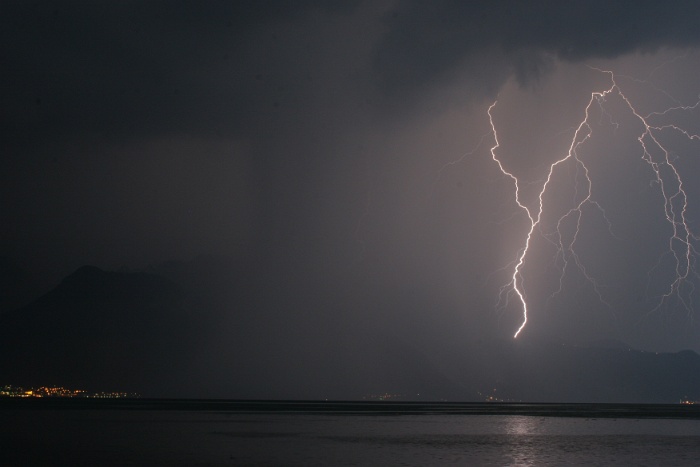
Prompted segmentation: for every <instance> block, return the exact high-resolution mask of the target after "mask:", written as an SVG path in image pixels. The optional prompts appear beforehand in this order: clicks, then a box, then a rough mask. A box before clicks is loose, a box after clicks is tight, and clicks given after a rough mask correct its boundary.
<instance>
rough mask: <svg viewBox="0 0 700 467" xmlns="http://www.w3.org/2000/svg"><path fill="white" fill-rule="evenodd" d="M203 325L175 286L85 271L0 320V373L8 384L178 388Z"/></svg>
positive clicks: (136, 275) (137, 276) (152, 277)
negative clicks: (183, 365) (176, 377)
mask: <svg viewBox="0 0 700 467" xmlns="http://www.w3.org/2000/svg"><path fill="white" fill-rule="evenodd" d="M200 323H201V317H196V316H195V315H194V314H193V313H192V306H190V303H188V300H187V298H186V296H185V295H184V293H183V292H182V290H181V289H180V288H179V287H178V286H177V285H176V284H174V283H173V282H170V281H168V280H166V279H163V278H161V277H158V276H156V275H152V274H146V273H124V272H107V271H103V270H101V269H99V268H96V267H93V266H84V267H81V268H79V269H78V270H76V271H75V272H74V273H73V274H71V275H69V276H68V277H66V278H65V279H64V280H63V281H62V282H61V283H60V284H59V285H58V286H57V287H55V288H54V289H53V290H51V291H50V292H48V293H47V294H45V295H43V296H41V297H40V298H38V299H37V300H35V301H33V302H32V303H30V304H29V305H27V306H25V307H22V308H20V309H18V310H14V311H11V312H6V313H4V314H2V316H0V374H2V376H3V380H4V382H6V383H7V384H19V385H26V386H35V385H46V384H57V385H63V386H70V387H75V388H85V389H90V390H123V391H135V392H136V391H144V390H145V391H148V390H150V389H151V388H156V387H159V386H163V385H165V384H171V383H172V384H175V381H173V375H176V374H178V371H177V367H178V365H179V364H180V362H181V361H182V360H184V359H186V358H187V356H188V353H189V352H191V351H192V350H193V348H194V346H195V344H196V342H197V339H198V330H199V329H200V328H201V326H200Z"/></svg>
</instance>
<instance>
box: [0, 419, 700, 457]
mask: <svg viewBox="0 0 700 467" xmlns="http://www.w3.org/2000/svg"><path fill="white" fill-rule="evenodd" d="M593 413H595V412H593ZM0 436H1V438H0V440H1V441H0V443H1V444H0V446H1V449H0V465H3V466H12V465H16V466H25V465H115V466H116V465H119V466H125V465H155V466H161V465H162V466H178V465H181V466H190V465H192V466H195V465H201V466H205V465H209V466H333V465H336V466H352V465H359V466H364V465H399V466H426V465H475V466H479V465H484V466H488V465H502V466H506V465H514V466H515V465H518V466H529V465H533V466H535V465H536V466H547V465H636V466H644V465H648V466H659V465H669V466H670V465H673V466H686V465H687V466H690V465H698V463H699V462H700V420H697V419H665V418H661V419H659V418H653V419H645V418H615V417H613V418H607V417H606V418H597V417H556V416H539V415H519V414H515V415H504V414H492V415H485V414H455V413H449V414H444V413H437V414H435V413H432V414H431V413H408V414H401V413H398V414H397V413H394V414H373V413H370V412H362V413H337V412H327V413H323V412H318V413H313V412H303V411H302V412H278V411H250V412H246V411H240V410H232V411H227V410H173V409H172V408H167V407H166V408H163V409H160V410H154V409H150V408H146V409H144V408H141V409H133V408H124V409H119V408H114V407H111V408H108V409H94V408H82V409H80V410H70V409H65V408H33V409H24V408H12V407H10V408H2V407H0Z"/></svg>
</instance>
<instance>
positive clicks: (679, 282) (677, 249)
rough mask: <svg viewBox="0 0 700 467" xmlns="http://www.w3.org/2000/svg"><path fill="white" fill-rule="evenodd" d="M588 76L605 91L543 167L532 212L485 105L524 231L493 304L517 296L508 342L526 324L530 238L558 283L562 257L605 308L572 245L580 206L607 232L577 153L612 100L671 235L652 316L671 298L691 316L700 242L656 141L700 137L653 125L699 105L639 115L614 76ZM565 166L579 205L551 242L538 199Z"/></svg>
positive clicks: (679, 184)
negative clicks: (667, 275) (669, 265)
mask: <svg viewBox="0 0 700 467" xmlns="http://www.w3.org/2000/svg"><path fill="white" fill-rule="evenodd" d="M594 70H596V71H599V72H600V73H603V74H606V75H608V76H609V80H610V81H609V82H610V85H609V87H608V88H607V89H605V90H602V91H595V92H592V93H591V97H590V99H589V101H588V104H587V105H586V107H585V109H584V112H583V118H582V120H581V121H580V123H579V124H578V125H577V126H576V127H575V131H574V134H573V137H572V138H571V141H570V143H569V145H568V151H567V152H566V153H565V154H563V155H562V157H560V158H559V159H557V160H556V161H555V162H553V163H552V164H551V165H549V168H548V170H547V173H546V176H545V177H544V181H543V182H542V186H541V189H540V191H539V193H538V196H537V201H536V203H535V206H534V207H533V206H528V204H526V203H525V202H524V201H523V200H522V190H521V185H522V184H523V181H522V180H520V179H519V178H518V177H517V176H516V175H514V173H513V172H511V171H509V170H508V169H507V168H506V167H505V166H504V164H503V162H502V161H501V159H499V157H498V150H499V148H500V143H499V135H498V130H497V128H496V123H495V119H494V110H495V109H496V106H497V104H498V101H496V102H494V103H493V104H491V105H490V106H489V108H488V112H487V113H488V117H489V123H490V125H491V132H492V134H493V138H494V141H495V144H494V146H493V147H492V148H491V157H492V159H493V160H494V162H496V164H497V165H498V168H499V169H500V171H501V172H502V173H503V174H504V175H506V176H507V177H509V178H510V179H511V180H512V181H513V184H514V195H515V202H516V204H517V205H518V207H519V208H520V209H521V210H522V211H523V212H524V213H525V215H526V216H527V219H528V220H529V227H528V230H527V234H526V235H525V237H524V240H523V246H522V247H521V249H520V250H519V251H518V253H517V256H516V259H515V261H514V262H513V263H512V264H514V266H513V269H512V274H511V275H510V280H509V282H508V283H507V284H505V285H504V286H503V287H501V290H500V293H499V302H502V301H504V300H505V302H506V304H507V300H508V297H509V296H511V295H512V294H514V295H515V296H517V299H518V301H519V303H520V306H521V308H522V323H521V324H520V326H519V327H518V329H517V330H516V332H515V334H514V336H513V337H514V338H517V337H518V335H519V334H520V333H521V332H522V331H523V329H525V326H526V324H527V322H528V311H529V308H528V300H527V294H526V291H525V286H524V281H523V268H524V267H525V263H526V260H527V259H528V253H529V252H530V249H531V248H530V247H531V242H532V240H533V236H534V235H535V234H536V233H537V232H540V234H541V235H542V236H543V237H544V238H545V239H547V240H549V241H550V242H551V243H553V244H554V245H555V247H556V248H557V251H558V254H560V255H561V257H562V259H563V261H564V267H563V269H562V277H563V274H564V273H565V271H566V267H567V265H568V260H567V254H568V257H569V258H571V260H572V261H573V263H574V264H575V265H576V267H578V268H579V270H580V271H581V272H582V274H583V276H584V277H585V278H586V279H587V280H588V281H589V282H590V283H591V284H592V286H593V290H594V291H595V293H596V294H597V295H598V298H600V299H601V301H603V302H604V303H606V302H605V300H604V299H603V294H602V293H601V292H600V290H599V287H598V283H597V282H596V280H595V278H594V277H592V276H591V275H589V273H588V272H587V271H586V268H585V267H584V263H583V261H581V259H580V256H579V254H578V253H577V251H576V248H575V244H576V240H577V238H578V234H579V230H580V227H581V222H582V218H583V208H584V206H591V207H593V208H595V209H596V210H598V211H599V212H600V213H601V214H602V216H603V218H604V219H605V221H606V222H607V223H608V227H610V225H611V224H610V221H608V219H607V217H606V215H605V211H604V210H603V208H602V206H601V205H600V204H599V203H598V202H597V201H595V200H594V199H593V197H592V180H591V175H590V171H589V168H588V167H587V166H586V164H585V162H584V161H583V160H582V159H581V158H580V157H579V150H580V149H581V148H582V147H583V146H584V145H585V144H586V142H587V141H588V140H589V139H590V138H591V137H592V135H593V127H592V125H591V122H590V120H591V110H592V108H593V107H594V106H595V105H597V106H599V108H600V111H601V112H602V113H603V114H604V115H605V114H606V113H607V112H606V110H605V104H606V102H607V101H608V99H613V98H617V99H620V102H622V103H623V104H624V105H623V107H624V108H625V109H626V110H627V111H628V112H629V114H630V116H632V117H633V118H634V119H635V120H636V121H638V122H639V123H640V124H641V133H639V134H638V136H637V141H638V142H639V146H640V149H641V159H642V160H643V161H644V162H646V164H647V165H648V166H649V167H650V169H651V173H652V181H653V182H654V183H655V184H656V186H658V190H659V193H660V195H661V196H662V201H663V205H664V208H663V211H664V218H665V221H666V223H667V224H668V225H669V227H670V232H671V233H670V235H669V238H668V249H667V251H666V254H670V255H671V256H672V258H673V263H674V266H675V275H674V277H673V279H672V280H671V282H670V284H668V286H667V289H666V292H665V293H663V294H662V296H661V297H660V299H659V302H658V303H657V305H656V306H655V308H654V310H655V309H658V308H659V307H660V306H661V305H662V304H663V303H664V302H665V301H666V300H667V299H668V298H670V297H671V296H674V295H675V296H677V297H678V299H679V302H680V303H681V304H682V305H683V306H684V307H685V309H686V310H687V311H688V312H690V311H691V309H692V306H693V304H692V300H691V297H692V292H693V291H694V286H693V283H692V282H691V281H690V279H691V275H695V276H697V273H696V272H695V269H694V267H695V262H696V260H695V258H696V255H697V250H696V247H695V243H696V242H697V241H698V240H700V238H698V237H697V236H696V235H694V234H693V233H692V232H691V229H690V227H689V224H688V220H687V212H688V196H687V193H686V191H685V189H684V182H683V178H682V177H681V172H680V170H679V169H678V167H677V165H676V163H675V162H674V156H672V153H671V151H670V150H669V149H667V147H666V146H664V144H663V143H662V139H661V137H660V135H661V134H662V133H664V132H671V133H674V134H677V135H680V136H681V137H683V138H686V139H688V140H690V141H700V136H699V135H697V134H693V133H691V132H690V131H687V130H685V129H684V128H682V127H681V126H678V125H676V124H671V123H665V124H655V123H654V121H655V119H658V118H660V117H668V116H669V115H670V114H672V113H673V112H687V111H692V110H695V109H696V108H698V107H699V106H700V101H698V102H697V103H696V104H695V105H692V106H680V105H679V106H676V107H672V108H668V109H666V110H663V111H660V112H652V113H649V114H646V115H643V114H642V113H640V112H639V111H638V110H637V109H636V108H635V106H634V105H633V104H632V102H631V100H630V99H628V97H627V96H626V95H625V94H624V93H623V91H622V90H621V89H620V87H619V86H618V84H617V82H616V80H615V74H614V73H613V72H612V71H608V70H600V69H597V68H594ZM611 123H613V124H614V125H617V124H616V123H614V122H612V120H611ZM565 164H574V165H575V168H576V170H577V171H578V173H581V174H582V179H583V185H584V186H583V189H582V190H581V192H582V196H581V199H580V201H577V202H576V201H574V203H573V205H572V206H571V207H570V209H568V211H566V212H565V214H564V215H563V216H561V217H560V218H559V219H558V221H557V222H556V231H555V232H554V234H553V235H552V236H550V235H547V234H545V233H542V232H541V225H540V224H541V222H542V217H543V213H544V211H545V201H544V199H545V195H546V194H547V192H548V188H549V187H550V184H551V182H552V180H553V179H554V178H555V177H556V176H557V173H558V171H559V169H560V168H561V167H563V166H564V165H565ZM576 189H577V192H578V190H579V187H578V186H577V187H576ZM570 218H571V219H573V220H574V225H575V230H574V234H573V236H572V238H571V240H570V241H568V242H566V243H565V242H564V240H563V238H564V235H563V234H562V231H561V228H562V224H563V223H564V221H566V220H567V219H570ZM683 287H687V288H688V290H689V291H690V293H688V294H685V295H683V294H682V293H681V289H682V288H683ZM561 289H562V282H561V279H560V287H559V291H561ZM504 297H505V299H504Z"/></svg>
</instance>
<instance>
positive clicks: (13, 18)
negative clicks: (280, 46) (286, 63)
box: [0, 1, 355, 142]
mask: <svg viewBox="0 0 700 467" xmlns="http://www.w3.org/2000/svg"><path fill="white" fill-rule="evenodd" d="M354 3H355V2H334V3H332V4H331V3H327V2H319V1H301V2H293V3H292V2H280V1H262V2H204V3H201V2H99V3H95V2H61V3H54V2H37V3H33V4H32V5H28V4H27V3H26V2H9V3H4V4H3V6H2V7H1V8H0V18H2V19H0V28H1V30H2V33H1V34H2V40H3V47H2V48H1V52H0V54H1V58H2V62H3V68H4V71H3V73H2V76H1V77H0V87H1V88H2V102H3V105H2V111H1V112H2V113H1V114H0V123H1V126H2V139H3V140H4V141H6V142H7V141H11V140H18V139H19V140H21V141H26V140H27V139H29V138H36V137H37V136H39V135H41V136H50V135H53V136H56V135H59V134H65V133H76V132H102V133H104V132H107V133H110V134H112V133H118V134H120V136H122V137H123V136H124V135H125V134H130V135H134V134H138V133H143V132H163V131H182V130H189V131H193V130H194V131H197V130H199V131H202V129H204V128H209V129H211V128H212V127H213V128H215V129H221V128H223V127H224V126H225V125H226V124H231V123H240V121H241V120H242V119H244V118H246V113H247V112H249V111H250V109H251V108H252V107H254V106H257V105H260V104H261V102H260V93H261V92H269V89H268V88H265V86H261V85H260V81H261V80H264V79H265V78H267V77H266V76H265V72H270V71H271V70H270V69H269V68H268V69H255V63H256V62H259V58H260V57H255V56H254V52H252V51H251V50H250V48H249V45H250V43H249V42H250V35H251V34H252V33H253V32H254V31H256V30H257V29H258V28H260V27H262V26H264V25H267V24H270V23H274V22H275V21H285V20H286V21H289V20H292V19H294V18H296V17H298V16H300V15H302V14H304V13H306V12H310V11H320V12H323V13H347V12H349V11H352V9H353V5H354ZM271 40H272V41H273V42H274V41H278V42H279V41H283V40H285V38H284V37H280V38H276V37H272V38H271ZM268 52H269V53H270V54H271V55H272V56H273V58H274V57H275V56H277V55H279V52H278V51H276V50H269V51H268ZM273 68H274V67H273ZM283 73H284V72H283ZM217 75H222V76H226V79H225V80H221V81H216V80H215V79H213V78H214V77H216V76H217ZM277 84H279V83H277ZM268 87H269V86H268ZM272 104H273V103H272V102H270V105H272ZM222 107H225V108H227V109H228V110H229V111H228V112H225V113H223V112H221V111H217V110H213V109H214V108H218V109H221V108H222Z"/></svg>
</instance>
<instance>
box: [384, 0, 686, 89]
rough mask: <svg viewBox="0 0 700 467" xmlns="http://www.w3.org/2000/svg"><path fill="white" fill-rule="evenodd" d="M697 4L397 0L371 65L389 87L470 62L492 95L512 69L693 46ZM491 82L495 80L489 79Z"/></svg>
mask: <svg viewBox="0 0 700 467" xmlns="http://www.w3.org/2000/svg"><path fill="white" fill-rule="evenodd" d="M698 17H700V4H699V3H698V2H695V1H692V0H688V1H673V2H658V1H654V0H646V1H636V2H630V1H626V2H625V1H617V2H615V1H608V0H593V1H585V2H574V1H549V0H537V1H519V0H501V1H490V0H485V1H469V2H463V1H459V0H448V1H441V2H423V1H420V0H406V1H400V2H399V3H398V4H397V5H396V6H395V7H394V8H393V9H391V10H390V11H389V12H388V13H387V14H386V16H385V18H384V21H385V25H386V27H387V32H386V34H385V35H384V37H383V38H382V40H381V41H380V43H379V45H378V48H377V56H376V61H375V67H376V69H377V72H378V73H379V74H380V76H381V79H382V84H383V86H384V88H385V89H386V90H388V91H390V92H397V90H398V92H401V90H402V89H404V90H407V91H409V92H410V91H411V90H414V91H415V90H416V89H421V88H422V87H423V86H425V85H426V84H429V83H430V82H431V81H432V80H435V79H438V78H444V76H445V75H448V76H449V74H450V73H451V72H453V71H454V70H455V69H456V68H459V67H460V66H465V65H466V66H468V67H469V71H468V74H469V75H471V78H472V80H473V81H476V82H477V83H482V84H481V85H482V86H483V87H484V89H486V90H487V91H488V92H491V93H493V92H495V91H497V90H498V87H499V86H500V85H501V84H502V82H503V80H504V79H505V78H506V77H507V76H509V75H510V74H511V73H516V74H517V76H518V78H519V79H520V81H521V82H524V81H527V80H528V79H530V78H533V77H536V76H537V75H538V74H539V73H540V71H541V70H542V69H543V68H546V67H547V63H548V60H549V59H550V58H553V57H557V58H559V59H563V60H584V59H588V58H611V57H615V56H618V55H621V54H625V53H630V52H633V51H636V50H641V51H653V50H656V49H657V48H659V47H662V46H671V47H684V46H689V45H694V44H697V43H698V41H699V40H700V29H698V28H697V18H698ZM493 79H495V82H490V81H491V80H493Z"/></svg>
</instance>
